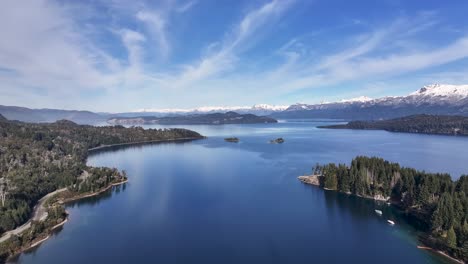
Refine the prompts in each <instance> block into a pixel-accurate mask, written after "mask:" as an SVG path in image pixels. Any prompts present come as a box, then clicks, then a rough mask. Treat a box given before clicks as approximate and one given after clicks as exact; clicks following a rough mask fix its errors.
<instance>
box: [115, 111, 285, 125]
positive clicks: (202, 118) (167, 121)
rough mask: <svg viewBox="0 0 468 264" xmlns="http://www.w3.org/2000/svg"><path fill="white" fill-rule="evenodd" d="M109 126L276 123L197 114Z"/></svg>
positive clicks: (126, 120) (266, 119) (117, 120)
mask: <svg viewBox="0 0 468 264" xmlns="http://www.w3.org/2000/svg"><path fill="white" fill-rule="evenodd" d="M107 122H108V123H110V124H123V125H136V124H163V125H174V124H177V125H181V124H184V125H200V124H205V125H222V124H259V123H277V122H278V121H277V120H275V119H273V118H270V117H266V116H257V115H253V114H238V113H236V112H227V113H213V114H202V115H200V114H197V115H183V116H166V117H155V116H141V117H114V118H111V119H109V120H107Z"/></svg>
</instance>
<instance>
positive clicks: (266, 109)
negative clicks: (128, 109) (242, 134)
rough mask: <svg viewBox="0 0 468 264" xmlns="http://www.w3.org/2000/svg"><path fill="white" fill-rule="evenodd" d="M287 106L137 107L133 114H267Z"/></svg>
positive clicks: (282, 109) (284, 108)
mask: <svg viewBox="0 0 468 264" xmlns="http://www.w3.org/2000/svg"><path fill="white" fill-rule="evenodd" d="M287 108H288V106H284V105H268V104H256V105H253V106H203V107H197V108H165V109H164V108H163V109H154V108H151V109H138V110H136V111H133V112H132V113H134V114H137V113H138V114H143V115H148V114H150V115H156V116H158V115H180V114H208V113H226V112H231V111H232V112H237V113H240V114H247V113H249V114H255V115H269V114H272V113H274V112H279V111H284V110H286V109H287Z"/></svg>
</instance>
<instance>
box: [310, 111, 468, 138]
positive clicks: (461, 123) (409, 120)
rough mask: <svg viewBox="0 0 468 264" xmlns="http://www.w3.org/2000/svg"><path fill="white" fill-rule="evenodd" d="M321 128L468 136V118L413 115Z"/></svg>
mask: <svg viewBox="0 0 468 264" xmlns="http://www.w3.org/2000/svg"><path fill="white" fill-rule="evenodd" d="M319 128H334V129H366V130H386V131H390V132H406V133H420V134H439V135H461V136H468V117H466V116H446V115H412V116H407V117H401V118H395V119H389V120H379V121H351V122H349V123H348V124H344V125H331V126H320V127H319Z"/></svg>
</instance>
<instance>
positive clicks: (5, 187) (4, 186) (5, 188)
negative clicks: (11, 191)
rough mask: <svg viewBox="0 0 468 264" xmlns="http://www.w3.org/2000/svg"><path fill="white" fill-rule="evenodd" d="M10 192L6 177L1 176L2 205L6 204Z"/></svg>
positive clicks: (0, 198) (0, 196)
mask: <svg viewBox="0 0 468 264" xmlns="http://www.w3.org/2000/svg"><path fill="white" fill-rule="evenodd" d="M7 194H8V185H7V182H6V179H5V178H0V200H2V206H5V201H6V196H7Z"/></svg>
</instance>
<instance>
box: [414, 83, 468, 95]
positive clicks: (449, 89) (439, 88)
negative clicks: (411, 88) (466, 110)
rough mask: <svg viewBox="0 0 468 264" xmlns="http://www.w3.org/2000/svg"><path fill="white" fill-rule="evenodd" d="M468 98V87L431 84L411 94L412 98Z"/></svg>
mask: <svg viewBox="0 0 468 264" xmlns="http://www.w3.org/2000/svg"><path fill="white" fill-rule="evenodd" d="M411 95H412V96H446V97H468V85H450V84H431V85H426V86H424V87H422V88H421V89H419V90H417V91H415V92H413V93H410V96H411Z"/></svg>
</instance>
